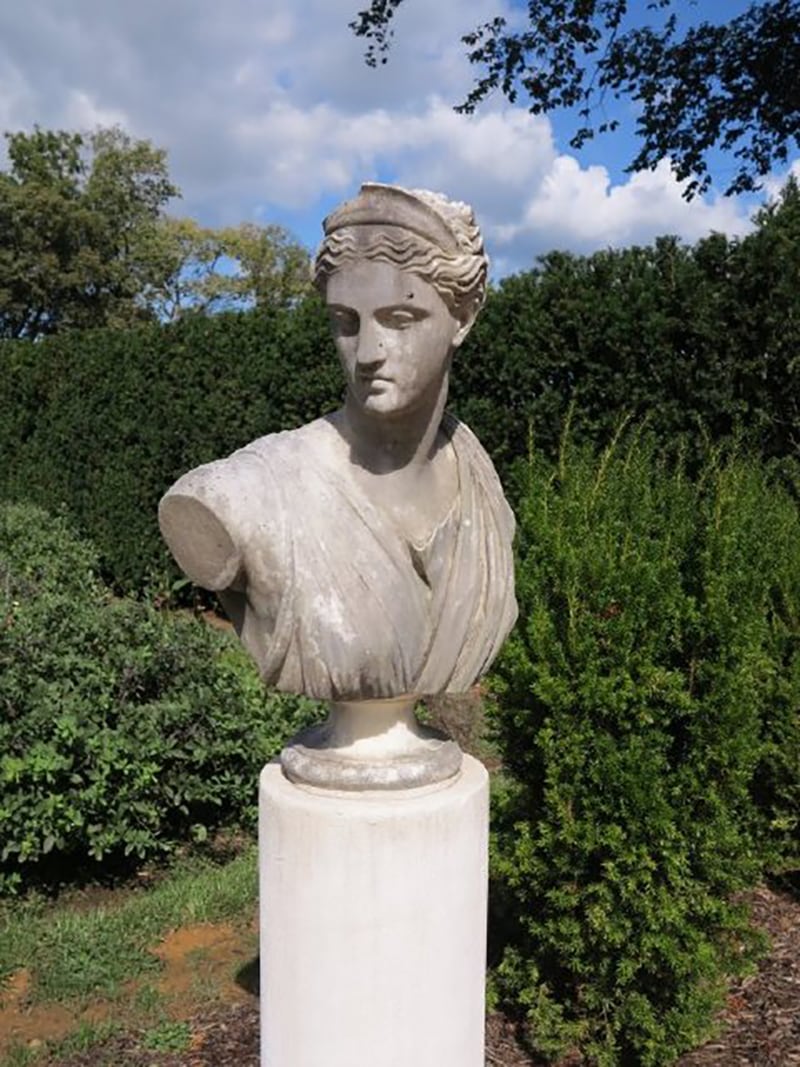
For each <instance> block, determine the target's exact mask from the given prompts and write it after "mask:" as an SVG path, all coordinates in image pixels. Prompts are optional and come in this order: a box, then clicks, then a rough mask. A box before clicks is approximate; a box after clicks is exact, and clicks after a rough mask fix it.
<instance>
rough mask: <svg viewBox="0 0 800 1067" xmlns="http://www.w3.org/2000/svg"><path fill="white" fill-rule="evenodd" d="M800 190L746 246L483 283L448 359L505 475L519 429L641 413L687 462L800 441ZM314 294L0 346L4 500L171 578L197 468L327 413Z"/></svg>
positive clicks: (121, 575) (129, 563)
mask: <svg viewBox="0 0 800 1067" xmlns="http://www.w3.org/2000/svg"><path fill="white" fill-rule="evenodd" d="M798 270H800V192H798V189H797V187H796V186H795V185H790V186H788V187H787V189H786V191H785V193H784V196H783V198H782V200H781V201H780V202H779V203H776V204H775V205H774V206H773V207H771V208H769V209H767V210H765V211H764V212H763V213H762V214H761V216H760V218H759V223H758V227H757V229H756V230H755V231H754V233H752V234H750V235H749V236H747V237H746V238H744V239H742V240H741V241H736V240H729V239H727V238H726V237H724V236H722V235H719V234H717V235H714V236H712V237H710V238H708V239H706V240H703V241H700V242H698V244H696V245H695V246H694V247H687V246H685V245H682V244H680V242H678V241H677V240H676V239H674V238H660V239H659V240H657V241H656V242H655V243H654V244H653V245H652V246H650V247H646V248H630V249H623V250H612V251H604V252H599V253H596V254H594V255H591V256H577V255H570V254H566V253H555V252H554V253H551V254H549V255H547V256H545V257H544V258H543V259H542V260H541V262H540V263H539V265H538V266H537V267H536V268H535V269H533V270H531V271H528V272H526V273H524V274H520V275H518V276H516V277H512V278H508V279H506V280H504V281H503V282H502V284H501V285H500V286H499V287H498V288H497V289H496V290H494V291H493V292H492V293H491V294H490V296H489V300H488V303H487V306H486V308H485V309H484V311H483V312H482V314H481V316H480V317H479V319H478V321H477V324H476V327H475V329H474V331H473V332H472V334H471V335H470V336H469V337H468V338H467V341H466V343H465V345H464V347H463V348H462V349H461V350H460V351H459V352H458V353H457V356H456V360H455V366H454V373H453V384H452V392H451V401H452V407H453V410H454V411H455V413H456V414H457V415H459V416H460V417H462V418H463V419H465V421H466V422H467V423H468V424H469V425H470V426H472V428H473V429H474V430H475V432H476V433H477V434H478V436H479V437H480V439H481V440H482V441H483V442H484V444H485V446H486V447H487V449H488V450H489V452H490V454H491V455H492V458H493V459H494V461H495V464H496V465H497V467H498V470H499V471H500V474H501V476H502V477H504V478H505V479H506V480H507V481H509V475H510V472H511V470H512V466H513V463H514V462H515V460H518V459H519V458H520V457H524V454H525V451H526V447H527V440H528V432H529V429H532V431H533V434H534V438H535V440H536V442H537V447H538V448H540V449H543V450H544V451H545V452H546V453H548V454H549V455H551V456H552V455H555V453H556V452H557V450H558V438H559V434H560V426H561V424H562V422H563V418H564V415H565V413H566V412H567V411H568V410H570V408H573V409H574V412H575V414H574V419H573V432H574V433H575V435H576V438H579V439H585V440H589V441H592V442H594V443H595V444H597V443H600V444H603V443H606V442H607V441H608V440H609V439H610V437H611V435H612V434H613V429H614V427H615V426H616V425H617V423H618V421H619V418H620V412H623V411H624V412H626V413H628V414H631V415H634V416H637V417H638V416H646V417H647V418H648V420H649V422H650V425H651V426H652V429H653V431H654V432H655V433H657V434H659V435H661V437H662V439H664V440H665V441H670V442H672V443H675V444H680V445H682V446H683V447H686V448H688V450H689V454H690V456H691V458H692V460H693V461H695V462H696V461H697V459H698V457H699V456H700V455H701V454H702V453H703V451H704V449H705V443H706V441H707V440H711V441H717V440H719V439H721V438H723V437H725V436H728V435H730V434H731V433H732V432H734V431H735V430H737V429H742V428H744V429H745V430H748V431H749V432H750V434H751V436H752V439H753V441H754V443H755V444H756V446H757V447H758V448H759V449H760V450H762V452H763V453H764V454H765V455H770V456H787V455H795V454H796V450H797V441H798V440H800V406H798V399H797V398H798V397H800V361H798V360H797V359H796V356H795V354H796V352H797V351H798V350H799V349H800V287H798V285H797V276H798ZM341 394H342V380H341V374H340V372H339V368H338V365H337V361H336V357H335V353H334V349H333V345H332V342H331V339H330V336H329V330H328V327H327V323H326V321H325V317H324V315H323V313H322V310H321V307H320V305H319V302H318V300H316V299H309V300H305V301H303V302H301V303H300V304H299V305H298V306H297V307H296V308H294V309H292V310H284V311H278V312H265V311H258V312H253V313H251V314H239V315H222V316H217V317H212V318H208V317H202V316H190V317H188V318H186V319H184V320H183V321H181V322H178V323H175V324H171V325H169V326H164V327H157V326H154V327H151V328H148V329H142V330H136V331H129V332H116V333H115V332H110V331H94V332H88V333H85V334H80V335H70V336H61V337H56V338H53V339H50V340H48V341H46V342H45V343H43V344H36V345H33V344H28V343H24V342H7V343H2V344H0V457H2V462H0V497H7V498H8V497H10V498H14V499H18V500H30V501H32V502H34V503H38V504H40V505H41V506H43V507H46V508H48V509H50V510H53V509H56V510H57V509H58V508H59V507H61V506H62V505H63V506H66V507H68V508H69V511H70V514H71V515H72V517H73V520H74V521H75V522H76V524H77V526H78V528H79V529H80V531H81V532H83V533H84V534H86V535H87V536H89V537H90V538H91V539H92V540H93V542H94V543H95V544H96V545H97V548H98V550H99V552H100V557H101V564H102V567H103V571H104V574H105V575H106V576H107V577H108V578H109V579H111V580H112V581H113V582H114V583H115V585H116V587H117V588H118V589H121V590H135V591H137V592H138V591H141V590H142V589H143V588H144V587H145V586H146V585H147V584H148V582H149V583H151V584H152V583H153V582H155V583H156V584H157V585H158V586H161V587H164V586H168V585H169V583H170V582H171V581H172V580H174V579H175V578H176V577H177V571H176V570H175V569H174V567H173V565H172V564H171V562H170V560H169V557H168V554H167V552H166V549H165V548H164V546H163V544H162V543H161V539H160V537H159V535H158V529H157V525H156V519H155V509H156V505H157V502H158V499H159V497H160V495H161V494H162V493H163V492H164V490H165V489H166V488H167V486H168V485H170V484H171V482H172V481H173V480H174V479H175V478H176V477H177V476H178V475H179V474H181V473H183V472H184V471H185V470H187V469H188V468H189V467H192V466H195V465H197V464H198V463H202V462H205V461H207V460H210V459H214V458H217V457H219V456H223V455H225V454H227V453H228V452H230V451H232V450H233V449H235V448H237V447H239V446H240V445H242V444H244V443H246V442H247V441H250V440H252V439H253V438H254V437H257V436H260V435H261V434H264V433H269V432H272V431H275V430H280V429H289V428H292V427H294V426H297V425H299V424H301V423H303V422H306V421H309V420H310V419H313V418H315V417H316V416H318V415H320V414H322V413H324V412H326V411H329V410H331V409H333V408H335V407H337V406H338V404H339V401H340V398H341Z"/></svg>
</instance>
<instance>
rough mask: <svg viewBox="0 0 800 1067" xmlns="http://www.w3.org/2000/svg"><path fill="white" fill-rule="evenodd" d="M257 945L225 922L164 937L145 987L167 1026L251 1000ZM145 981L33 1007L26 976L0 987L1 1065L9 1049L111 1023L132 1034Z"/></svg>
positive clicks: (36, 1044) (253, 938) (252, 937)
mask: <svg viewBox="0 0 800 1067" xmlns="http://www.w3.org/2000/svg"><path fill="white" fill-rule="evenodd" d="M255 943H256V934H255V930H254V926H251V927H250V928H249V929H236V928H234V927H233V926H232V925H230V924H229V923H216V924H215V923H198V924H196V925H193V926H184V927H181V928H180V929H179V930H174V931H172V932H171V933H169V934H168V935H167V936H166V937H165V938H164V939H163V941H161V942H160V943H159V944H158V945H155V946H153V948H152V949H151V951H152V953H153V954H154V955H155V956H157V957H158V958H159V959H160V960H161V962H162V965H163V967H162V971H161V974H160V975H159V977H158V978H157V979H156V980H155V982H153V981H149V983H148V984H149V985H150V986H151V987H152V989H154V990H155V992H156V995H157V998H158V1003H159V1007H160V1009H161V1010H162V1011H164V1012H166V1013H168V1014H169V1016H170V1017H171V1018H172V1019H175V1020H187V1019H189V1018H191V1016H192V1015H193V1014H194V1013H196V1012H197V1011H198V1009H199V1007H200V1006H201V1005H202V1004H208V1003H220V1004H224V1005H232V1004H238V1003H242V1002H243V1001H247V1000H248V999H252V992H251V983H250V981H249V979H248V978H247V976H248V975H249V974H250V973H251V972H252V969H253V957H254V953H255V952H256V951H257V948H256V944H255ZM242 975H243V976H245V977H244V978H242V977H240V976H242ZM145 982H146V980H145V979H140V980H136V981H131V982H129V983H127V984H126V986H125V988H124V990H123V992H122V995H121V997H120V998H119V999H117V1000H113V1001H111V1000H100V999H98V1000H93V1001H90V1002H88V1003H86V1002H80V1003H74V1002H67V1003H64V1004H57V1003H50V1002H39V1003H36V1002H34V1001H33V998H32V996H31V994H32V991H33V987H34V979H33V978H32V976H31V974H30V972H29V971H28V970H27V969H24V970H20V971H17V972H15V973H14V974H12V975H11V976H10V977H9V978H8V979H7V980H6V981H5V982H4V983H3V984H2V987H0V1063H1V1062H2V1061H3V1058H4V1057H5V1055H7V1053H8V1052H9V1050H10V1049H11V1048H12V1047H13V1046H14V1045H22V1046H28V1047H29V1048H37V1047H39V1046H41V1045H42V1044H44V1043H45V1042H58V1041H62V1040H63V1039H64V1038H65V1037H67V1036H68V1035H69V1034H70V1033H72V1032H73V1031H75V1030H76V1029H78V1027H79V1026H81V1025H82V1024H87V1023H89V1024H93V1025H96V1024H98V1023H101V1022H105V1021H106V1020H109V1019H114V1020H115V1021H117V1022H119V1023H121V1024H122V1025H123V1026H130V1027H131V1028H133V1029H135V1028H136V1027H137V1025H141V1023H142V1018H141V1016H142V1009H141V998H139V997H138V996H137V995H138V994H140V993H141V992H142V991H143V989H144V987H145ZM151 999H152V998H151ZM137 1005H138V1006H137ZM152 1062H156V1061H152Z"/></svg>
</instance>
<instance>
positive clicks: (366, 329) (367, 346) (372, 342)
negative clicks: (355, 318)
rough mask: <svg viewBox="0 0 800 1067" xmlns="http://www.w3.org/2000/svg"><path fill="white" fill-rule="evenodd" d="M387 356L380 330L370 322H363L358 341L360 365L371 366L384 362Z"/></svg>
mask: <svg viewBox="0 0 800 1067" xmlns="http://www.w3.org/2000/svg"><path fill="white" fill-rule="evenodd" d="M385 358H386V354H385V351H384V344H383V337H382V336H381V333H380V330H378V329H376V328H375V326H374V325H373V324H371V323H369V322H362V325H361V329H360V330H359V331H358V341H357V343H356V363H357V364H358V365H359V366H360V367H371V366H375V365H377V364H380V363H383V361H384V359H385Z"/></svg>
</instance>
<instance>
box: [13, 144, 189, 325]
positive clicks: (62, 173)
mask: <svg viewBox="0 0 800 1067" xmlns="http://www.w3.org/2000/svg"><path fill="white" fill-rule="evenodd" d="M5 136H6V140H7V143H8V157H9V162H10V166H9V169H8V170H7V171H3V172H0V337H11V338H32V339H35V338H37V337H41V336H43V335H46V334H51V333H55V332H57V331H59V330H64V329H79V328H86V327H93V326H126V325H130V324H131V323H132V322H135V321H137V320H139V319H141V318H142V317H147V312H146V309H144V308H143V307H142V305H141V302H140V301H139V300H138V296H139V294H140V293H141V292H142V290H143V289H144V288H145V287H146V286H147V285H149V284H151V283H152V282H153V281H154V278H155V273H156V272H157V271H158V269H159V268H160V264H159V263H157V262H154V261H153V257H152V254H151V252H152V234H153V230H154V228H155V227H156V226H157V224H158V220H159V219H160V217H161V213H162V209H163V206H164V204H166V203H167V202H168V201H169V200H170V199H171V198H173V197H175V196H178V195H179V192H178V189H177V187H176V186H175V185H174V184H173V183H172V182H171V180H170V178H169V174H168V172H167V163H166V153H165V152H164V151H163V150H162V149H160V148H155V147H154V146H153V145H152V144H151V143H150V142H149V141H145V140H133V139H132V138H131V137H129V136H128V134H126V133H124V132H123V131H122V130H121V129H119V128H111V129H99V130H97V131H96V132H95V133H93V134H91V135H89V136H84V135H82V134H79V133H69V132H66V131H64V130H58V131H53V130H43V129H40V128H39V127H35V128H34V130H33V132H32V133H25V132H18V133H6V135H5Z"/></svg>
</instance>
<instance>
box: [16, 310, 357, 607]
mask: <svg viewBox="0 0 800 1067" xmlns="http://www.w3.org/2000/svg"><path fill="white" fill-rule="evenodd" d="M329 334H330V331H329V329H328V326H327V323H326V321H325V316H324V313H323V312H322V309H321V307H320V304H319V301H317V300H315V299H309V300H306V301H305V302H303V303H302V304H300V305H298V306H297V307H296V308H294V309H292V310H291V311H289V310H272V311H261V312H258V313H252V314H225V315H218V316H214V317H204V316H189V317H187V318H185V319H183V320H181V321H180V322H177V323H175V324H172V325H169V326H151V327H146V328H142V329H138V330H129V331H112V330H94V331H87V332H85V333H70V334H64V335H61V336H56V337H53V338H51V339H48V340H47V341H45V342H43V343H41V344H32V343H26V342H7V343H5V344H2V345H0V456H2V457H3V462H2V463H0V498H6V499H13V500H17V501H29V502H31V503H34V504H38V505H39V506H41V507H44V508H45V509H46V510H49V511H58V510H60V509H61V508H64V507H65V508H67V509H68V511H69V514H70V516H71V518H72V521H73V523H74V524H75V526H76V529H77V530H78V531H79V532H80V533H81V534H82V535H84V536H86V537H88V538H89V539H90V540H91V541H92V543H93V544H95V545H96V547H97V550H98V552H99V554H100V561H101V567H102V573H103V576H104V577H105V578H106V579H108V580H109V581H111V582H112V583H113V585H114V587H115V588H116V589H117V591H122V592H137V593H138V592H141V591H142V590H143V589H144V588H145V587H146V586H147V585H148V584H149V585H151V586H153V585H155V586H156V587H158V588H161V589H163V588H165V587H166V588H168V587H169V585H170V583H171V582H172V581H174V580H175V579H176V578H177V577H178V571H177V569H176V568H175V566H174V564H173V563H172V561H171V558H170V556H169V553H168V551H167V549H166V547H165V545H164V543H163V541H162V539H161V537H160V534H159V530H158V522H157V515H156V511H157V506H158V501H159V498H160V497H161V495H162V493H164V492H165V491H166V489H167V488H168V487H169V486H170V485H171V484H172V482H173V481H174V480H175V479H176V478H177V477H178V476H179V475H180V474H183V473H184V472H185V471H186V470H188V469H189V468H190V467H193V466H196V465H198V464H200V463H205V462H208V461H210V460H212V459H218V458H219V457H221V456H224V455H227V454H228V453H229V452H232V451H234V450H235V449H236V448H239V447H241V446H242V445H244V444H246V443H247V442H249V441H252V440H253V439H254V438H256V437H260V436H262V435H263V434H266V433H272V432H275V431H277V430H285V429H291V428H293V427H295V426H298V425H300V424H302V423H303V422H307V421H309V420H311V419H313V418H316V417H317V416H318V415H319V414H321V413H322V412H323V411H329V410H331V409H333V408H335V407H337V406H338V404H339V401H340V399H341V392H342V384H341V373H340V371H339V368H338V364H337V361H336V355H335V351H334V349H333V346H332V342H331V339H330V336H329Z"/></svg>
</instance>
